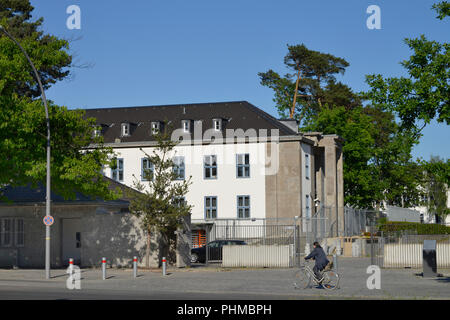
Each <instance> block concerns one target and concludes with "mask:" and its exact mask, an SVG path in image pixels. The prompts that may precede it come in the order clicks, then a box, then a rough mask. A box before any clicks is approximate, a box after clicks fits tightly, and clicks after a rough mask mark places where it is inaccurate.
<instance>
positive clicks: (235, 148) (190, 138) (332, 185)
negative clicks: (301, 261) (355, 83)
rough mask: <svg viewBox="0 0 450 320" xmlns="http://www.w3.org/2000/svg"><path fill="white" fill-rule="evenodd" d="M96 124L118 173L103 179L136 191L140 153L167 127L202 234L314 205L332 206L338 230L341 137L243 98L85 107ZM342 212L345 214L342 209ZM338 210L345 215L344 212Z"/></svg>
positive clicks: (304, 212)
mask: <svg viewBox="0 0 450 320" xmlns="http://www.w3.org/2000/svg"><path fill="white" fill-rule="evenodd" d="M86 117H93V118H96V119H97V125H98V126H99V127H100V128H101V130H100V131H99V132H98V134H101V135H102V136H103V137H104V142H105V145H106V146H110V147H112V148H113V150H114V152H115V153H117V161H118V162H117V168H116V169H114V170H112V169H110V168H105V170H104V174H105V175H106V176H107V177H110V178H112V179H114V180H116V181H119V182H121V183H123V184H125V185H127V186H130V187H133V182H134V181H135V179H138V180H141V181H142V180H143V174H142V173H143V169H144V168H151V164H150V163H149V161H148V160H146V156H145V153H144V152H146V153H148V154H151V153H152V150H154V148H155V146H156V142H155V140H154V132H156V131H158V130H164V129H166V128H163V126H164V123H167V124H168V125H170V126H171V130H172V138H173V139H177V140H179V139H180V137H182V141H181V142H180V144H179V145H177V146H176V147H175V151H174V154H173V157H174V158H173V159H174V161H175V162H176V163H177V164H178V166H179V174H180V179H184V178H188V177H192V180H191V181H192V185H191V187H190V191H189V193H188V194H187V196H186V199H185V200H186V201H187V202H188V203H189V204H190V205H193V210H192V216H191V219H192V221H193V223H194V224H196V226H197V229H198V231H196V233H195V234H194V237H195V236H197V237H201V235H202V234H203V230H204V226H205V224H206V223H211V222H214V221H217V220H220V219H237V220H239V221H247V222H249V223H250V222H251V221H252V220H258V219H265V218H293V217H295V216H299V217H311V216H312V215H313V214H314V210H315V206H314V200H316V201H317V202H318V201H320V203H321V204H322V205H325V206H329V207H334V208H335V209H334V211H332V212H333V213H332V214H333V217H332V218H333V219H335V220H336V219H337V220H338V225H339V230H341V229H343V224H342V222H343V220H344V219H343V178H342V151H341V145H340V143H341V142H342V141H341V139H340V138H339V137H338V136H335V135H328V136H327V135H322V134H321V133H307V134H301V133H299V132H298V130H297V128H298V125H297V123H296V122H295V121H293V120H277V119H275V118H273V117H272V116H270V115H269V114H267V113H265V112H263V111H262V110H260V109H258V108H256V107H255V106H253V105H251V104H250V103H248V102H246V101H238V102H223V103H205V104H189V105H170V106H149V107H127V108H102V109H88V110H86ZM340 208H342V210H341V209H340ZM341 211H342V212H341Z"/></svg>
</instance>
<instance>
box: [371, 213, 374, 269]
mask: <svg viewBox="0 0 450 320" xmlns="http://www.w3.org/2000/svg"><path fill="white" fill-rule="evenodd" d="M373 230H374V227H373V222H372V225H371V226H370V264H371V265H372V266H373V265H374V264H375V257H374V251H375V250H374V249H375V248H374V245H375V244H374V243H373Z"/></svg>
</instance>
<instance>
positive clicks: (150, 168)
mask: <svg viewBox="0 0 450 320" xmlns="http://www.w3.org/2000/svg"><path fill="white" fill-rule="evenodd" d="M154 172H155V167H154V165H153V163H152V162H151V161H150V159H149V158H142V159H141V181H153V175H154Z"/></svg>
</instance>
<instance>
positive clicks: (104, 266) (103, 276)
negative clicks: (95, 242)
mask: <svg viewBox="0 0 450 320" xmlns="http://www.w3.org/2000/svg"><path fill="white" fill-rule="evenodd" d="M102 279H103V280H106V258H102Z"/></svg>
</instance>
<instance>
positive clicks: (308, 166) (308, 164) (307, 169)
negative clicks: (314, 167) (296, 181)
mask: <svg viewBox="0 0 450 320" xmlns="http://www.w3.org/2000/svg"><path fill="white" fill-rule="evenodd" d="M310 176H311V159H310V157H309V154H308V153H305V179H307V180H309V179H310Z"/></svg>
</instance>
